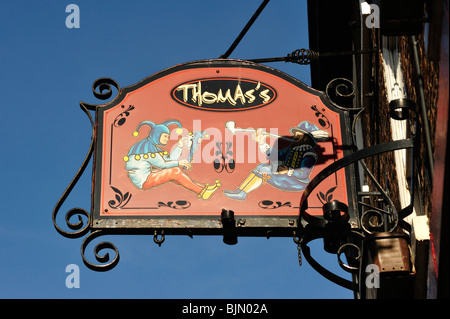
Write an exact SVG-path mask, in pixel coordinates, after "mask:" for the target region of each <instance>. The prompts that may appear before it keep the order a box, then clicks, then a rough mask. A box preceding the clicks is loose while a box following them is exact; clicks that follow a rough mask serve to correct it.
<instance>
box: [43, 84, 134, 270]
mask: <svg viewBox="0 0 450 319" xmlns="http://www.w3.org/2000/svg"><path fill="white" fill-rule="evenodd" d="M113 87H114V88H116V89H117V91H118V92H120V87H119V85H118V84H117V82H116V81H114V80H113V79H110V78H100V79H98V80H96V81H95V82H94V83H93V85H92V92H93V94H94V96H95V97H96V98H98V99H100V100H106V99H109V98H110V97H111V96H112V91H113V90H112V88H113ZM97 107H98V106H97V105H93V104H89V103H85V102H80V108H81V109H82V111H83V112H84V113H85V114H86V115H87V116H88V118H89V121H90V123H91V129H92V134H91V143H90V146H89V150H88V153H87V154H86V156H85V158H84V160H83V163H82V164H81V166H80V168H79V169H78V171H77V173H76V174H75V176H74V177H73V179H72V180H71V182H70V183H69V185H68V186H67V188H66V189H65V191H64V192H63V194H62V195H61V197H60V198H59V199H58V201H57V203H56V205H55V207H54V209H53V212H52V221H53V225H54V227H55V229H56V231H57V232H58V233H59V234H61V235H62V236H64V237H67V238H80V237H82V236H84V235H86V234H87V233H89V232H90V231H92V228H91V223H92V216H91V215H90V213H88V212H87V211H86V210H85V209H83V208H78V207H77V208H72V209H70V210H69V211H67V213H66V215H65V222H66V225H67V227H68V228H69V229H70V230H65V229H63V228H62V227H60V226H59V224H58V222H57V215H58V213H59V211H60V209H61V207H62V205H63V204H64V202H65V201H66V199H67V197H68V196H69V194H70V193H71V192H72V190H73V188H74V187H75V185H76V183H77V182H78V180H79V179H80V177H81V176H82V175H83V173H84V171H85V169H86V167H87V166H88V164H89V162H90V159H91V157H92V154H93V150H94V131H95V127H94V121H93V119H92V115H91V114H90V112H89V111H90V110H93V111H95V110H96V109H97ZM125 115H126V114H125ZM76 217H78V221H75V222H74V221H73V219H74V218H76ZM103 234H104V233H103V231H101V230H97V231H94V232H91V233H90V234H89V235H88V236H87V237H86V238H85V239H84V241H83V244H82V248H81V255H82V258H83V262H84V263H85V264H86V266H87V267H88V268H90V269H93V270H97V271H107V270H110V269H112V268H114V267H115V266H116V264H117V263H118V262H119V252H118V250H117V248H116V247H115V246H114V245H113V244H111V243H109V242H102V243H100V244H98V245H97V246H96V247H95V250H94V252H95V258H96V259H97V261H99V262H101V263H105V264H104V265H100V266H99V265H95V264H92V263H91V262H89V261H87V259H86V258H85V256H84V252H85V249H86V246H87V245H88V244H89V243H90V242H91V241H92V240H93V239H95V238H97V237H99V236H100V235H103ZM104 249H113V250H114V251H115V253H116V256H115V258H114V259H113V260H112V261H111V262H109V254H108V253H107V254H105V255H103V256H101V255H99V253H100V251H102V250H104Z"/></svg>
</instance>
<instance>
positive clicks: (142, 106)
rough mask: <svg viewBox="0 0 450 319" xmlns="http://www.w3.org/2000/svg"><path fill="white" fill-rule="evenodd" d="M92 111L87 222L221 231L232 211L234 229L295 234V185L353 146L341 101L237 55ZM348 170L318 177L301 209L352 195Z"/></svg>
mask: <svg viewBox="0 0 450 319" xmlns="http://www.w3.org/2000/svg"><path fill="white" fill-rule="evenodd" d="M95 110H96V119H95V122H96V129H95V136H94V139H95V144H94V162H93V163H94V167H93V195H92V196H93V200H92V212H91V214H92V219H91V228H92V229H94V230H95V229H141V230H144V229H150V230H164V232H165V234H171V233H172V234H188V235H192V234H222V230H223V225H222V224H223V223H222V222H221V213H222V212H223V211H232V212H234V218H235V220H236V221H237V222H236V226H237V228H238V231H239V232H240V233H239V234H240V235H244V236H245V235H252V236H269V235H274V236H277V235H285V234H286V231H290V234H292V229H295V228H296V227H297V222H298V221H297V219H298V216H299V205H300V199H301V197H302V193H303V191H304V190H305V188H306V187H307V185H308V184H309V183H310V181H311V180H312V179H313V178H314V177H315V176H316V175H317V174H318V173H319V172H320V171H321V170H323V169H324V168H325V167H327V166H329V165H330V164H332V163H334V162H336V161H338V160H339V159H342V158H343V157H344V156H345V154H346V152H348V151H349V150H348V149H347V147H346V146H349V145H350V144H351V143H350V137H349V136H348V132H349V130H348V129H347V128H346V127H348V125H349V124H348V123H349V120H348V112H347V111H346V110H345V109H342V108H339V107H337V106H336V105H334V104H333V103H332V102H330V101H329V100H328V99H327V98H326V97H325V94H324V93H323V92H320V91H316V90H314V89H311V88H309V87H308V86H306V85H305V84H303V83H301V82H300V81H298V80H296V79H294V78H292V77H290V76H288V75H287V74H285V73H283V72H281V71H278V70H275V69H272V68H269V67H266V66H263V65H260V64H255V63H251V62H245V61H237V60H207V61H199V62H191V63H186V64H181V65H177V66H175V67H172V68H169V69H167V70H164V71H162V72H160V73H157V74H155V75H153V76H150V77H148V78H146V79H144V80H143V81H141V82H139V83H137V84H135V85H132V86H129V87H126V88H123V89H120V90H119V93H118V95H117V96H116V97H115V98H114V99H113V100H112V101H111V102H109V103H107V104H104V105H99V106H97V107H96V108H95ZM351 175H352V174H349V172H348V171H347V168H346V169H342V170H339V171H337V172H334V173H333V174H331V175H330V176H328V177H327V178H326V179H325V180H324V181H323V182H321V183H320V185H318V186H317V187H316V188H315V189H314V191H313V193H311V194H310V195H309V199H308V213H309V214H310V215H316V214H317V215H322V213H323V212H322V207H323V205H324V204H325V203H327V202H330V201H331V200H333V199H338V200H339V201H340V202H342V203H344V204H347V205H348V203H349V202H351V201H353V199H352V198H353V196H354V195H353V192H352V186H351V184H352V178H351ZM349 206H350V207H351V206H352V205H349Z"/></svg>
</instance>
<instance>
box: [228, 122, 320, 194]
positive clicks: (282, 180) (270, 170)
mask: <svg viewBox="0 0 450 319" xmlns="http://www.w3.org/2000/svg"><path fill="white" fill-rule="evenodd" d="M290 133H291V134H292V138H290V139H289V140H290V142H291V143H290V144H289V145H288V146H286V147H282V146H281V139H278V140H277V141H276V142H275V143H274V145H272V146H270V145H269V144H267V142H266V139H267V137H268V135H266V134H265V133H264V132H261V130H260V129H258V130H256V132H255V134H253V136H252V137H253V138H254V139H255V140H256V142H257V143H258V145H259V148H260V150H261V151H262V152H264V153H265V154H266V155H267V156H268V159H269V163H261V164H259V165H258V166H257V167H256V168H255V169H253V170H252V171H251V172H250V174H249V175H248V176H247V178H246V179H245V180H244V181H243V182H242V183H241V184H240V185H239V187H237V188H236V189H235V190H224V194H225V195H226V196H228V197H229V198H231V199H236V200H245V199H246V198H247V195H248V193H250V192H252V191H254V190H255V189H257V188H259V187H260V186H261V185H262V184H269V185H271V186H273V187H275V188H277V189H279V190H282V191H287V192H299V191H303V190H304V189H305V188H306V186H307V185H308V184H309V182H310V177H309V175H310V173H311V171H312V169H313V168H314V166H315V164H316V163H317V160H318V156H317V153H316V151H315V148H316V147H317V142H318V141H326V140H327V139H328V132H326V131H323V130H319V129H318V128H317V126H316V125H314V124H311V123H309V122H308V121H303V122H301V123H300V124H299V125H298V126H297V127H293V128H291V129H290Z"/></svg>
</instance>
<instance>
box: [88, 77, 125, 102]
mask: <svg viewBox="0 0 450 319" xmlns="http://www.w3.org/2000/svg"><path fill="white" fill-rule="evenodd" d="M112 87H115V88H116V89H117V90H118V91H119V90H120V87H119V84H118V83H117V82H116V81H115V80H113V79H111V78H100V79H97V80H95V81H94V83H93V84H92V93H93V94H94V96H95V97H96V98H97V99H99V100H107V99H109V98H110V97H111V96H112ZM97 89H98V91H97Z"/></svg>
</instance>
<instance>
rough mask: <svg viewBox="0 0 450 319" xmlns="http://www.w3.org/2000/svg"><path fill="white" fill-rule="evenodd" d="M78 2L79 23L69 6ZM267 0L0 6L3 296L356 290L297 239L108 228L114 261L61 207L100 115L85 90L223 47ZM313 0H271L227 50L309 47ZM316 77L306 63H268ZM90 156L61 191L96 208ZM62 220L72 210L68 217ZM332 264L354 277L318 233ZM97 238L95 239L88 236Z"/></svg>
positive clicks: (249, 53) (275, 52)
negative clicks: (302, 255) (77, 233)
mask: <svg viewBox="0 0 450 319" xmlns="http://www.w3.org/2000/svg"><path fill="white" fill-rule="evenodd" d="M70 3H75V4H77V5H78V6H79V8H80V28H78V29H69V28H67V27H66V24H65V21H66V17H67V15H68V14H69V13H66V12H65V9H66V6H67V5H69V4H70ZM260 3H261V1H260V0H246V1H241V0H227V1H218V0H199V1H195V0H192V1H181V0H174V1H143V0H133V1H127V2H126V1H111V0H108V1H100V0H95V1H81V0H76V1H73V2H69V1H55V0H52V1H49V0H42V1H23V0H18V1H7V2H5V3H3V4H2V6H1V10H0V30H1V31H0V34H1V45H0V83H1V86H0V90H1V95H2V101H1V113H0V114H1V119H2V121H1V122H2V123H1V125H0V132H1V134H0V136H1V139H2V156H1V165H0V170H1V189H0V190H1V198H2V199H1V203H2V211H1V219H0V271H1V274H2V276H0V298H165V299H166V298H167V299H172V298H182V299H185V298H220V299H223V298H255V299H259V298H269V299H278V298H286V299H291V298H294V299H306V298H352V297H353V294H352V292H350V291H349V290H347V289H344V288H341V287H339V286H337V285H336V284H334V283H332V282H330V281H328V280H327V279H325V278H323V277H322V276H321V275H319V274H318V273H317V272H316V271H315V270H313V269H312V268H311V267H310V266H309V265H308V263H307V262H306V261H304V262H303V265H302V266H301V267H299V265H298V260H297V247H296V245H295V244H294V242H293V240H292V238H271V239H269V240H267V239H266V238H239V243H238V244H237V245H235V246H227V245H225V244H223V242H222V238H221V237H217V236H194V238H193V239H191V238H189V237H187V236H167V238H166V240H165V242H164V243H163V245H162V246H161V247H158V246H157V245H156V244H155V243H154V242H153V238H152V236H133V235H124V236H106V237H105V238H102V239H104V240H110V241H111V242H113V243H114V244H115V245H116V246H117V248H118V249H119V251H120V257H121V258H120V262H119V264H118V265H117V266H116V267H115V268H114V269H113V270H111V271H109V272H105V273H99V272H94V271H91V270H89V269H87V268H86V267H85V265H84V264H83V261H82V258H81V255H80V247H81V243H82V240H83V238H79V239H67V238H65V237H62V236H61V235H59V234H58V233H57V232H56V231H55V229H54V227H53V223H52V218H51V217H52V216H51V215H52V210H53V208H54V206H55V204H56V202H57V201H58V199H59V197H60V196H61V194H62V193H63V191H64V190H65V188H66V187H67V185H68V184H69V182H70V180H71V179H72V178H73V176H74V175H75V173H76V171H77V170H78V168H79V167H80V165H81V163H82V161H83V159H84V157H85V155H86V152H87V150H88V147H89V143H90V138H91V128H90V123H89V120H88V119H87V117H86V115H85V114H84V113H83V112H82V111H81V110H80V108H79V102H80V101H83V102H87V103H92V104H98V100H97V99H95V97H94V96H93V95H92V93H91V86H92V83H93V82H94V81H95V80H96V79H98V78H100V77H110V78H113V79H115V80H116V81H117V82H118V83H119V84H120V85H121V86H122V87H125V86H129V85H132V84H135V83H136V82H138V81H140V80H142V79H143V78H145V77H148V76H150V75H152V74H154V73H156V72H158V71H161V70H164V69H166V68H168V67H171V66H173V65H176V64H180V63H183V62H189V61H194V60H201V59H210V58H218V57H219V56H220V55H221V54H223V53H224V52H225V51H226V50H227V49H228V47H229V46H230V45H231V43H232V42H233V40H234V39H235V37H236V36H237V35H238V34H239V32H240V31H241V29H242V28H243V27H244V25H245V24H246V23H247V21H248V19H249V18H250V17H251V16H252V15H253V12H254V11H255V10H256V8H257V7H258V6H259V5H260ZM307 31H308V30H307V12H306V1H303V0H302V1H301V0H283V1H281V0H272V1H271V2H270V3H269V4H268V5H267V7H266V8H265V10H264V11H263V13H262V14H261V16H260V17H259V19H258V20H257V21H256V23H255V24H254V25H253V27H252V28H251V30H250V31H249V32H248V34H247V35H246V37H245V38H244V39H243V40H242V42H241V44H240V45H239V46H238V47H237V48H236V50H235V51H234V52H233V54H232V55H231V56H230V58H242V59H246V58H262V57H278V56H285V55H286V54H287V53H289V52H292V51H293V50H295V49H298V48H308V47H309V45H308V32H307ZM270 66H271V67H274V68H278V69H281V70H282V71H284V72H286V73H288V74H290V75H291V76H293V77H296V78H298V79H300V80H301V81H303V82H305V83H306V84H310V83H309V78H310V74H309V72H310V70H309V67H308V66H299V65H295V64H286V63H272V64H270ZM91 168H92V167H91V165H89V167H88V168H87V170H86V172H85V173H84V175H83V176H82V178H81V179H80V181H79V182H78V184H77V186H76V187H75V188H74V190H73V192H72V193H71V194H70V196H69V197H68V199H67V200H66V202H65V203H64V205H63V207H62V208H61V211H60V213H59V217H60V218H63V217H61V216H64V214H65V212H66V211H68V210H69V209H71V208H73V207H81V208H85V209H89V207H90V192H91ZM62 223H64V222H62ZM311 247H312V252H313V254H314V256H315V257H316V258H317V260H319V261H320V262H322V263H323V265H324V266H326V267H327V268H328V269H330V270H332V271H334V272H336V273H337V274H339V275H341V276H344V277H345V278H347V279H349V275H348V274H347V273H345V272H344V271H342V270H341V269H340V268H339V266H338V264H337V260H336V256H335V255H330V254H327V253H325V252H324V251H323V249H322V241H317V242H313V243H312V244H311ZM88 250H89V249H88ZM69 264H76V265H78V266H79V268H80V288H72V289H69V288H67V287H66V285H65V280H66V277H67V275H68V273H66V272H65V270H66V266H67V265H69Z"/></svg>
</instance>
